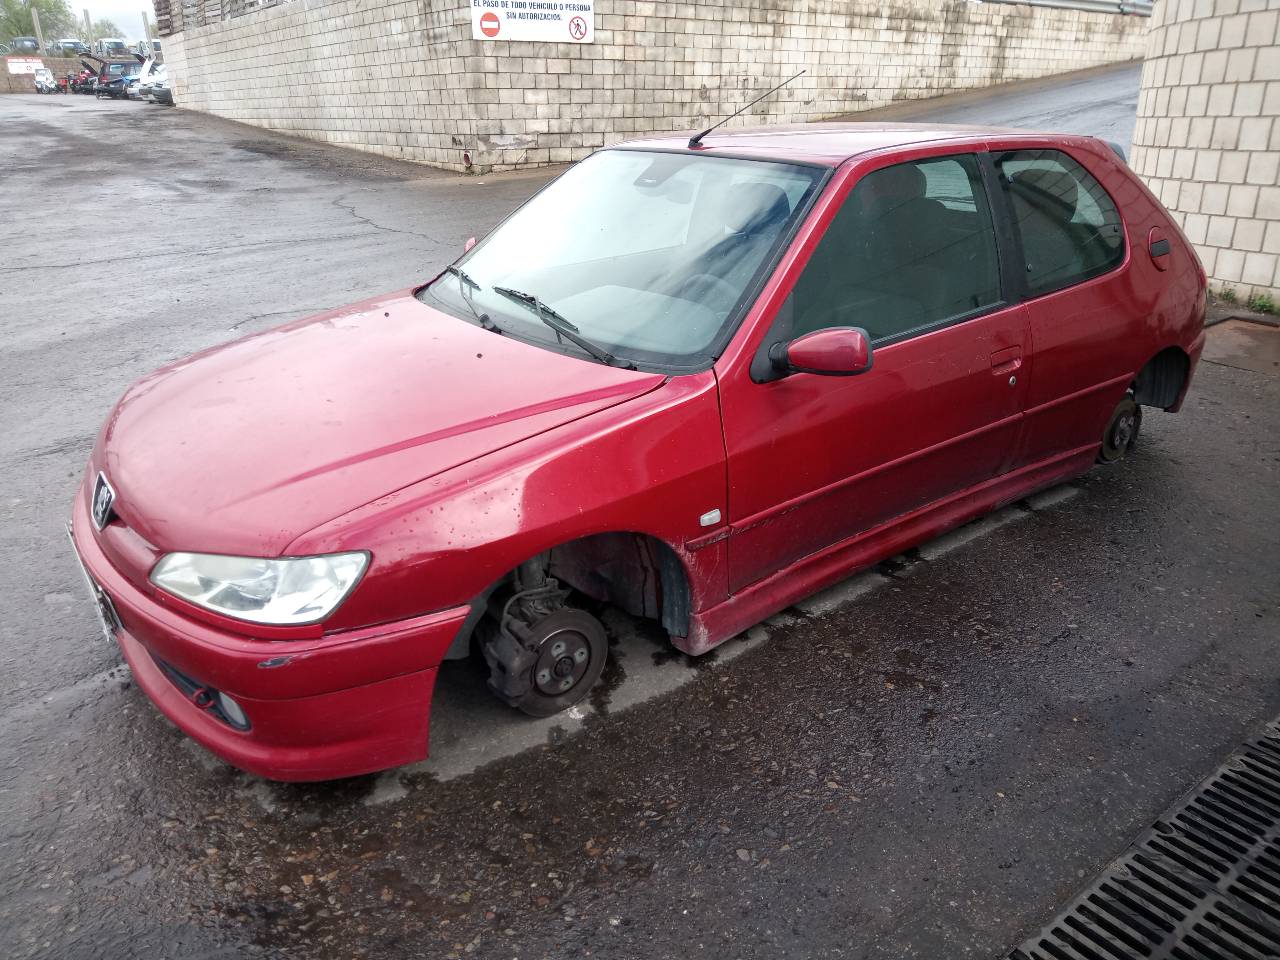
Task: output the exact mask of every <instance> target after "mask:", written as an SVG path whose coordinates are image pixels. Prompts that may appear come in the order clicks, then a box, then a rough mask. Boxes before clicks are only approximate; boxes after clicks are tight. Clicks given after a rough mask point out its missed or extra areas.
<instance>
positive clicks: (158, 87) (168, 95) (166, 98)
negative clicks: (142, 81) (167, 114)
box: [151, 71, 173, 107]
mask: <svg viewBox="0 0 1280 960" xmlns="http://www.w3.org/2000/svg"><path fill="white" fill-rule="evenodd" d="M151 100H152V102H154V103H162V104H164V105H165V106H169V107H172V106H173V88H172V87H170V86H169V76H168V71H166V72H165V75H164V76H162V77H161V78H160V79H158V80H156V81H155V82H154V83H152V84H151Z"/></svg>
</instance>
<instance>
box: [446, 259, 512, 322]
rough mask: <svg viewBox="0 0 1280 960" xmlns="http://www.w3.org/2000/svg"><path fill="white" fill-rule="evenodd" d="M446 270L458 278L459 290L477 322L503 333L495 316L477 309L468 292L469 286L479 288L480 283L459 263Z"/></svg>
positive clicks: (449, 266)
mask: <svg viewBox="0 0 1280 960" xmlns="http://www.w3.org/2000/svg"><path fill="white" fill-rule="evenodd" d="M444 272H445V273H451V274H453V275H454V276H455V277H457V278H458V292H459V293H460V294H462V300H463V302H464V303H466V305H467V309H468V310H470V311H471V315H472V316H473V317H475V318H476V323H478V324H480V326H482V327H484V329H486V330H492V331H493V332H494V333H502V328H501V327H500V326H498V325H497V324H496V323H494V322H493V318H492V317H490V316H489V315H488V314H487V313H481V312H480V311H479V310H477V309H476V305H475V304H474V303H472V302H471V294H470V293H469V292H467V288H468V287H475V288H476V289H477V290H479V289H480V284H478V283H476V282H475V281H474V280H472V279H471V277H470V276H469V275H468V274H467V271H465V270H463V269H462V268H461V267H460V266H458V265H457V264H453V263H451V264H449V265H448V266H447V267H445V268H444Z"/></svg>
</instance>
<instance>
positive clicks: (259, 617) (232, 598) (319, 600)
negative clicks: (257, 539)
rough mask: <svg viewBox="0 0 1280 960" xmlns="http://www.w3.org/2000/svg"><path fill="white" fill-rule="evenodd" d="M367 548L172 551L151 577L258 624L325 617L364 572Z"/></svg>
mask: <svg viewBox="0 0 1280 960" xmlns="http://www.w3.org/2000/svg"><path fill="white" fill-rule="evenodd" d="M368 562H369V555H368V554H366V553H333V554H329V555H327V556H323V557H287V558H285V559H281V560H263V559H257V558H254V557H224V556H218V555H215V554H207V553H170V554H168V555H166V556H165V557H164V558H163V559H162V560H161V561H160V562H159V563H157V564H156V566H155V569H154V570H152V571H151V582H152V583H154V584H155V585H156V586H157V587H160V588H161V589H162V590H167V591H168V592H169V593H172V594H173V595H174V596H177V597H181V598H182V599H184V600H189V601H190V602H191V603H194V604H198V605H199V606H202V607H205V608H206V609H209V610H212V611H214V612H215V613H221V614H225V615H226V616H229V617H236V618H237V619H240V620H250V621H252V622H254V623H270V624H279V625H289V624H297V623H314V622H315V621H317V620H322V619H324V618H325V617H326V616H328V615H329V614H330V613H332V612H333V610H334V609H335V608H336V607H337V606H338V604H339V603H341V602H342V600H343V598H344V597H346V595H347V594H348V593H350V592H351V588H352V587H354V586H355V585H356V581H357V580H359V579H360V574H362V573H364V568H365V566H366V565H367V564H368Z"/></svg>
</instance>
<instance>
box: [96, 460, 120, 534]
mask: <svg viewBox="0 0 1280 960" xmlns="http://www.w3.org/2000/svg"><path fill="white" fill-rule="evenodd" d="M115 502H116V492H115V491H114V490H112V489H111V484H110V483H108V482H107V475H106V474H105V473H102V472H101V471H99V473H98V479H97V481H96V482H95V483H94V485H93V525H94V526H95V527H97V528H98V529H99V530H101V529H102V528H103V527H105V526H106V525H107V524H108V523H110V522H111V517H112V515H113V514H112V511H111V508H112V506H113V505H114V504H115Z"/></svg>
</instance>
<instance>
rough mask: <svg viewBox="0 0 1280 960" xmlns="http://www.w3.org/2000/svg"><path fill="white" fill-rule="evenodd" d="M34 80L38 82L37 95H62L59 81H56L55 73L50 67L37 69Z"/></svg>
mask: <svg viewBox="0 0 1280 960" xmlns="http://www.w3.org/2000/svg"><path fill="white" fill-rule="evenodd" d="M32 79H34V80H35V82H36V93H61V92H62V90H61V89H60V88H59V87H58V81H57V80H55V79H54V76H53V71H52V70H50V69H49V68H48V67H36V72H35V73H34V74H33V76H32Z"/></svg>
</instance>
